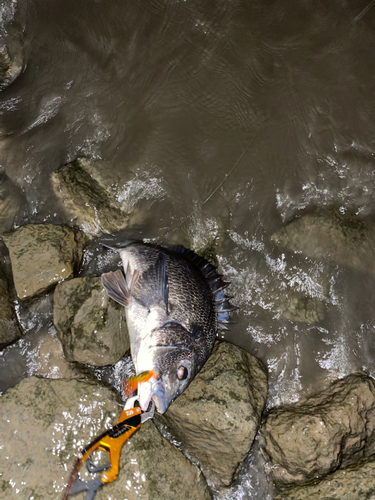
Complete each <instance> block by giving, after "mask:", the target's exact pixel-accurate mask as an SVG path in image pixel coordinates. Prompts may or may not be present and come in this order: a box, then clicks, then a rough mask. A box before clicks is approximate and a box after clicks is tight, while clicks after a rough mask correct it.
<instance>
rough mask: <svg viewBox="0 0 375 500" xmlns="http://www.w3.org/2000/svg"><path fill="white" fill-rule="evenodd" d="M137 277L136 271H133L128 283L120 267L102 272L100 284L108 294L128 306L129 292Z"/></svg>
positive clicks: (129, 300) (130, 292)
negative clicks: (113, 270)
mask: <svg viewBox="0 0 375 500" xmlns="http://www.w3.org/2000/svg"><path fill="white" fill-rule="evenodd" d="M138 278H139V273H138V271H134V273H133V275H132V277H131V279H130V281H129V284H128V283H127V282H126V281H125V276H124V275H123V273H122V271H121V269H118V270H117V271H115V272H112V271H110V272H109V273H104V274H102V284H103V286H104V288H105V289H106V290H107V293H108V296H109V297H111V299H113V300H115V301H116V302H118V303H119V304H121V305H122V306H125V307H129V306H130V302H131V294H132V291H133V288H134V286H135V284H136V283H137V281H138Z"/></svg>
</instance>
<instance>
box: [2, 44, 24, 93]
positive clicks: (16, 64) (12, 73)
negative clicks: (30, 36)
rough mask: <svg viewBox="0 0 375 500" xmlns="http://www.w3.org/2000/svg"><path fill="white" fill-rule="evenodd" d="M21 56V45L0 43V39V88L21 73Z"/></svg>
mask: <svg viewBox="0 0 375 500" xmlns="http://www.w3.org/2000/svg"><path fill="white" fill-rule="evenodd" d="M22 65H23V56H22V51H21V47H20V46H18V45H16V44H14V43H13V44H12V46H8V45H3V44H1V40H0V90H3V89H5V88H6V87H8V85H10V84H11V83H12V82H13V80H15V79H16V78H17V76H18V75H19V74H20V73H21V70H22Z"/></svg>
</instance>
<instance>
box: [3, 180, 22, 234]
mask: <svg viewBox="0 0 375 500" xmlns="http://www.w3.org/2000/svg"><path fill="white" fill-rule="evenodd" d="M24 205H25V197H24V195H23V194H22V192H21V190H20V189H18V188H17V187H16V186H15V185H14V184H13V183H12V182H11V180H10V179H9V178H8V177H7V175H6V174H4V173H0V233H3V231H8V230H9V229H12V227H13V223H14V219H15V216H16V215H17V213H18V212H19V211H20V209H21V208H22V207H23V206H24Z"/></svg>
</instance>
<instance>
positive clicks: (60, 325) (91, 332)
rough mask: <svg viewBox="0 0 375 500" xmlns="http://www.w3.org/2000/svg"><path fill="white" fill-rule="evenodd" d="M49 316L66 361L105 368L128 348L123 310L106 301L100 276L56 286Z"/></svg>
mask: <svg viewBox="0 0 375 500" xmlns="http://www.w3.org/2000/svg"><path fill="white" fill-rule="evenodd" d="M53 316H54V324H55V327H56V329H57V332H58V334H59V337H60V340H61V342H62V344H63V346H64V352H65V356H66V358H67V360H68V361H76V362H79V363H83V364H89V365H93V366H104V365H109V364H113V363H116V362H117V361H118V360H119V359H120V358H121V357H122V356H124V355H125V353H126V352H127V351H128V350H129V348H130V344H129V337H128V331H127V327H126V320H125V308H124V307H122V306H121V305H119V304H117V302H115V301H114V300H111V299H109V298H108V295H107V292H106V290H105V289H104V288H103V285H102V283H101V279H100V276H86V277H84V278H75V279H72V280H69V281H64V282H62V283H59V284H58V285H57V287H56V290H55V293H54V309H53Z"/></svg>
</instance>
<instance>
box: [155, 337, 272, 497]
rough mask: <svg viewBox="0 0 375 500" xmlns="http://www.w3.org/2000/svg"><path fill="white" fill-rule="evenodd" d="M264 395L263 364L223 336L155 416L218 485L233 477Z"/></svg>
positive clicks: (251, 438)
mask: <svg viewBox="0 0 375 500" xmlns="http://www.w3.org/2000/svg"><path fill="white" fill-rule="evenodd" d="M266 397H267V374H266V370H265V368H264V366H263V364H262V363H261V362H260V361H259V360H258V359H257V358H255V357H254V356H252V355H251V354H249V353H247V352H245V351H243V350H242V349H240V348H238V347H236V346H234V345H232V344H229V343H228V342H217V343H216V345H215V348H214V350H213V353H212V355H211V356H210V358H209V359H208V361H207V363H206V364H205V365H204V367H203V369H202V370H201V371H200V372H199V373H198V375H197V376H196V377H195V379H194V380H193V382H192V383H191V384H190V386H189V387H188V388H187V389H186V391H185V392H184V393H183V394H181V396H179V397H178V398H177V399H176V401H175V402H174V403H173V404H172V405H171V406H170V407H169V409H168V411H167V412H166V413H165V414H164V415H162V416H161V415H157V422H159V424H163V426H165V427H163V428H164V429H166V430H167V431H168V432H169V433H171V434H172V436H173V437H174V438H175V439H177V441H179V442H181V447H182V449H183V450H184V452H185V453H186V454H187V455H188V456H191V457H192V458H193V459H194V460H196V461H197V462H198V463H199V465H200V468H201V469H202V471H203V473H204V475H205V477H207V479H209V480H210V481H212V482H213V483H214V484H215V486H216V487H217V488H222V487H225V486H228V485H230V484H231V483H232V481H233V480H234V479H235V477H236V471H237V469H238V466H239V465H240V464H241V462H242V461H243V460H244V459H245V457H246V456H247V454H248V452H249V450H250V447H251V445H252V443H253V441H254V437H255V434H256V432H257V429H258V427H259V424H260V419H261V415H262V411H263V408H264V405H265V402H266Z"/></svg>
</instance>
